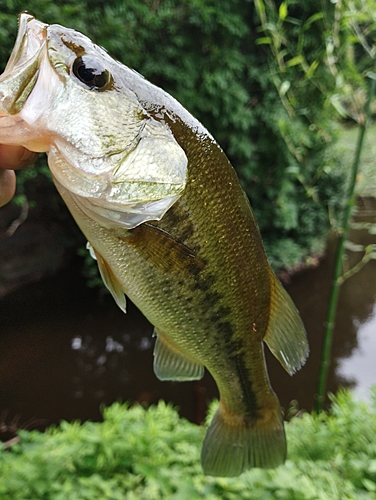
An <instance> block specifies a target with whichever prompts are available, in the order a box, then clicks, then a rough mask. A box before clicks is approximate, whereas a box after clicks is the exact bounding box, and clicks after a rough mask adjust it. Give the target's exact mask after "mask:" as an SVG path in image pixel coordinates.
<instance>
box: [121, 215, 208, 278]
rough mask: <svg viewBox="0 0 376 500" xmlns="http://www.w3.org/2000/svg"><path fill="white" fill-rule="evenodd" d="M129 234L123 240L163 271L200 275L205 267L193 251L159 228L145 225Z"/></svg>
mask: <svg viewBox="0 0 376 500" xmlns="http://www.w3.org/2000/svg"><path fill="white" fill-rule="evenodd" d="M129 233H130V235H129V236H127V237H125V238H122V239H123V240H124V241H125V242H126V243H127V244H128V245H131V246H133V247H135V248H137V251H138V253H140V254H141V255H143V256H144V258H145V260H147V261H148V262H150V263H152V264H153V265H154V266H155V267H156V268H157V269H160V270H161V271H167V272H173V273H184V272H188V273H193V274H198V273H199V272H200V271H201V270H202V269H203V268H204V266H205V263H204V261H203V260H202V259H200V258H199V257H197V255H196V254H195V252H194V251H193V250H192V249H190V248H189V247H187V246H186V245H184V244H183V243H181V242H180V241H178V240H177V239H176V238H174V236H172V235H171V234H169V233H167V232H166V231H164V230H163V229H160V228H159V227H156V226H153V225H152V224H148V223H145V224H141V225H140V226H137V227H135V228H134V229H132V230H131V231H129Z"/></svg>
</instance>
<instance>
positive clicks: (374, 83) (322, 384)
mask: <svg viewBox="0 0 376 500" xmlns="http://www.w3.org/2000/svg"><path fill="white" fill-rule="evenodd" d="M369 76H370V78H371V85H370V89H369V93H368V99H367V103H366V107H365V112H364V118H363V121H362V123H361V124H360V127H359V134H358V139H357V145H356V150H355V156H354V162H353V166H352V170H351V178H350V182H349V185H348V189H347V193H346V197H345V199H346V205H345V209H344V212H343V222H342V227H341V230H340V233H339V238H338V243H337V251H336V258H335V263H334V271H333V279H332V286H331V290H330V296H329V303H328V311H327V316H326V322H325V325H324V326H325V330H324V342H323V348H322V355H321V365H320V371H319V380H318V386H317V394H316V401H315V410H316V412H320V411H322V409H323V406H324V402H325V396H326V385H327V379H328V371H329V366H330V355H331V348H332V342H333V331H334V326H335V316H336V312H337V305H338V296H339V290H340V286H341V282H342V280H341V275H342V263H343V256H344V253H345V242H346V239H347V235H348V232H349V223H350V216H351V210H352V208H353V206H354V205H355V201H356V197H355V185H356V178H357V175H358V169H359V163H360V155H361V152H362V147H363V140H364V135H365V131H366V127H367V122H368V120H369V116H370V103H371V98H372V96H373V95H374V93H375V88H376V74H374V73H372V74H370V75H369Z"/></svg>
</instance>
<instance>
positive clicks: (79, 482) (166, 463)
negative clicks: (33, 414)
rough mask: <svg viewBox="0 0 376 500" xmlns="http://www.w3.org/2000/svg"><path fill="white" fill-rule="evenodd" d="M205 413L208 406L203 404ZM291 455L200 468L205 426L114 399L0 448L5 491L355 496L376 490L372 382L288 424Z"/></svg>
mask: <svg viewBox="0 0 376 500" xmlns="http://www.w3.org/2000/svg"><path fill="white" fill-rule="evenodd" d="M212 413H213V408H212V411H211V414H212ZM286 432H287V439H288V444H289V457H288V460H287V462H286V464H285V465H284V466H282V467H279V468H278V469H276V470H261V469H254V470H251V471H249V472H246V473H244V474H242V475H241V476H240V477H239V478H229V479H225V478H213V477H205V476H203V475H202V472H201V467H200V464H199V454H200V448H201V442H202V439H203V434H204V429H203V427H199V426H197V425H194V424H191V423H189V422H187V421H186V420H184V419H181V418H179V416H178V414H177V412H176V411H175V410H174V409H173V408H171V407H170V406H168V405H166V404H165V403H162V402H161V403H159V404H158V406H156V407H154V406H153V407H150V408H149V409H148V410H145V409H144V408H142V407H140V406H133V407H129V406H128V405H120V404H114V405H112V406H111V407H109V408H107V409H105V410H104V421H103V423H93V422H86V423H84V424H79V423H77V422H75V423H70V424H69V423H67V422H62V423H61V424H60V426H59V427H58V428H50V429H48V430H47V431H46V432H45V433H44V434H43V433H40V432H37V431H31V432H28V431H22V432H20V443H19V444H16V445H14V446H13V447H12V448H11V450H10V451H0V496H1V498H2V499H4V500H8V499H13V500H21V499H22V500H26V499H27V500H29V499H30V500H31V499H38V500H66V499H67V498H69V499H71V500H84V499H87V500H96V499H98V500H104V499H111V500H116V499H119V500H120V499H121V500H123V499H132V500H136V499H137V500H140V499H141V500H142V499H145V500H153V499H161V498H166V499H169V500H170V499H176V500H177V499H179V500H191V499H192V500H193V499H196V498H205V499H208V500H235V499H244V500H275V499H285V500H320V499H322V500H338V499H341V500H344V499H351V500H360V499H365V500H366V499H367V500H371V499H375V498H376V444H375V440H374V436H375V433H376V389H375V390H374V391H373V395H372V400H371V403H370V404H366V403H363V402H357V401H355V400H354V398H353V397H352V396H351V395H350V393H348V392H340V393H339V394H338V396H337V397H335V398H333V404H332V410H331V412H330V414H324V413H322V414H320V415H319V416H315V415H309V414H303V415H302V416H301V417H295V418H293V419H292V420H291V421H290V422H289V423H287V424H286Z"/></svg>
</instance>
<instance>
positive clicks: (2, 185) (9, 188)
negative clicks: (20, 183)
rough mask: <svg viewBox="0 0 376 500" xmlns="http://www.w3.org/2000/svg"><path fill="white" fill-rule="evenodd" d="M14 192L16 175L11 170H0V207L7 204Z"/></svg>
mask: <svg viewBox="0 0 376 500" xmlns="http://www.w3.org/2000/svg"><path fill="white" fill-rule="evenodd" d="M15 191H16V174H15V173H14V171H13V170H0V207H2V206H3V205H5V204H6V203H8V202H9V201H10V200H11V199H12V198H13V196H14V193H15Z"/></svg>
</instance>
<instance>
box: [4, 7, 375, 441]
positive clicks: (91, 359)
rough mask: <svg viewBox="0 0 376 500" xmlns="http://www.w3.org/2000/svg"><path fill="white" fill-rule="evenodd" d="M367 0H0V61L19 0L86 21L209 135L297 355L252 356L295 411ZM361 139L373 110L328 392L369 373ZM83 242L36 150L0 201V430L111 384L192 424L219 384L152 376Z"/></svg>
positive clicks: (358, 107) (361, 59) (76, 414)
mask: <svg viewBox="0 0 376 500" xmlns="http://www.w3.org/2000/svg"><path fill="white" fill-rule="evenodd" d="M373 3H374V2H373V1H372V0H354V1H349V0H343V1H341V2H335V1H333V2H321V0H300V2H298V3H296V2H293V1H284V2H279V1H276V0H265V1H263V0H255V1H247V0H234V1H232V2H228V1H227V0H216V1H215V2H214V1H212V0H183V1H181V0H179V1H178V0H165V1H163V0H161V1H158V0H141V1H136V0H114V1H112V2H101V1H90V0H86V1H77V0H75V1H71V0H70V1H65V2H64V5H57V4H55V3H53V2H52V1H49V0H34V1H33V3H32V10H31V6H29V5H27V4H25V3H24V2H22V1H14V0H7V1H5V0H2V1H0V7H1V8H0V69H1V71H2V70H3V68H4V67H5V64H6V62H7V60H8V58H9V55H10V52H11V50H12V47H13V44H14V40H15V37H16V32H17V15H18V13H19V12H20V11H22V10H25V9H30V11H31V14H33V15H35V16H36V17H37V18H38V19H40V20H41V21H43V22H45V23H49V24H51V23H58V24H62V25H64V26H66V27H70V28H73V29H76V30H79V31H81V32H83V33H85V34H86V35H88V36H89V37H90V38H91V39H92V40H93V41H94V42H95V43H97V44H99V45H101V46H103V47H105V48H106V49H107V50H108V51H109V52H110V54H112V55H113V56H114V57H115V58H117V59H119V60H120V61H122V62H123V63H124V64H126V65H127V66H129V67H132V68H134V69H136V70H137V71H138V72H139V73H141V74H142V75H144V76H145V77H146V78H147V79H148V80H150V81H151V82H153V83H154V84H156V85H158V86H160V87H162V88H163V89H164V90H166V91H167V92H169V93H170V94H172V95H173V96H174V97H176V98H177V99H178V100H179V101H180V102H181V103H182V104H183V105H184V106H185V107H186V108H187V109H188V110H189V111H190V112H191V113H192V114H193V115H194V116H195V117H197V118H198V119H199V120H200V121H201V122H202V123H203V124H204V125H205V126H206V127H207V128H208V130H209V131H210V132H211V133H212V134H213V136H214V137H215V139H216V140H217V141H218V142H219V144H220V145H221V146H222V148H223V149H224V150H225V152H226V154H227V155H228V157H229V158H230V160H231V162H232V164H233V166H234V167H235V169H236V170H237V172H238V175H239V177H240V180H241V182H242V185H243V187H244V189H245V190H246V192H247V194H248V196H249V198H250V200H251V203H252V206H253V209H254V212H255V215H256V218H257V220H258V223H259V226H260V230H261V233H262V235H263V239H264V244H265V248H266V251H267V254H268V258H269V260H270V262H271V264H272V266H273V268H274V270H275V271H276V272H277V273H278V274H279V276H280V278H281V279H282V281H283V283H284V284H285V286H286V288H287V290H288V292H289V293H290V294H291V296H292V298H293V300H294V302H295V304H296V305H297V307H298V309H299V311H300V313H301V315H302V318H303V321H304V323H305V325H306V328H307V332H308V337H309V342H310V348H311V353H310V357H309V360H308V362H307V364H306V365H305V367H304V368H303V369H302V370H301V371H300V372H299V373H298V374H296V375H295V376H294V377H293V378H290V377H289V376H288V375H287V374H285V373H284V371H283V369H282V368H281V367H280V366H279V365H278V363H277V362H276V361H275V360H274V359H272V356H269V355H268V356H267V362H268V366H269V372H270V378H271V382H272V386H273V387H274V389H275V391H276V392H277V394H278V396H279V398H280V400H281V404H282V406H283V407H284V408H285V409H286V410H287V409H288V407H289V406H290V404H291V402H292V401H296V402H297V403H294V404H295V405H296V404H297V405H298V406H299V407H301V408H305V409H307V410H310V409H311V408H312V405H313V400H314V395H315V391H316V385H317V378H318V371H319V363H320V356H321V348H322V335H323V330H324V322H325V315H326V308H327V302H328V296H329V289H330V285H331V278H332V268H333V261H334V253H335V247H336V241H337V234H338V231H339V229H340V216H341V213H342V209H343V205H344V192H345V188H346V183H347V181H348V177H349V172H350V169H351V165H352V162H353V156H354V151H355V144H356V139H357V134H358V126H359V124H361V123H363V121H364V106H365V102H366V96H367V91H368V86H369V78H368V77H367V75H368V73H369V72H372V71H375V56H376V14H375V9H374V6H373ZM323 6H324V7H323ZM323 9H324V10H323ZM371 109H372V112H373V113H374V112H376V106H375V103H374V102H372V105H371ZM375 139H376V127H375V126H374V125H372V124H371V126H370V127H369V128H368V130H367V133H366V140H365V144H364V147H363V151H362V157H361V171H360V174H359V176H358V183H357V197H358V202H357V205H356V207H355V208H354V213H353V218H352V222H351V233H350V237H349V240H350V242H349V243H348V245H347V247H348V250H347V255H346V260H345V268H346V269H345V270H349V269H351V268H352V267H353V266H357V268H358V267H359V270H358V271H357V272H356V273H355V274H354V275H353V276H352V277H351V278H349V279H348V280H346V281H345V283H344V285H343V286H342V288H341V292H340V302H339V308H338V313H337V319H336V329H335V336H334V345H333V350H332V363H331V368H330V373H329V382H328V390H329V391H333V392H335V391H336V390H337V389H338V388H339V387H340V386H347V387H349V386H350V387H352V388H353V389H354V391H356V394H357V395H359V397H365V396H366V394H367V390H368V387H369V386H370V385H371V384H373V383H376V368H375V366H374V363H373V358H374V354H373V353H374V352H375V351H376V262H375V259H374V258H373V257H374V255H375V252H374V248H375V245H376V201H375V198H374V197H375V194H376V174H375V170H376V165H375V153H376V140H375ZM85 244H86V242H85V240H84V238H83V236H82V235H81V234H80V232H79V231H78V229H77V228H76V226H75V223H74V222H73V220H72V218H71V216H70V214H69V212H68V211H67V209H66V208H65V206H64V204H63V202H62V201H61V199H60V198H59V196H58V194H57V192H56V190H55V188H54V186H53V184H52V182H51V179H50V176H49V170H48V167H47V164H46V158H45V157H44V156H42V155H41V157H40V158H39V160H38V162H37V165H36V166H35V167H33V168H30V169H26V170H24V171H21V172H19V174H18V191H17V195H16V197H15V199H14V201H13V202H12V203H10V204H8V205H7V206H5V207H3V208H1V209H0V342H1V346H2V347H1V349H0V437H1V438H3V439H9V436H10V435H12V433H14V431H15V430H16V429H17V428H20V427H27V428H44V427H45V426H47V425H50V424H52V423H55V422H59V421H60V420H61V419H68V420H73V419H80V420H86V419H94V420H99V419H100V418H101V407H103V405H109V404H111V403H112V402H113V401H116V400H120V401H138V402H140V403H142V404H145V405H149V404H152V403H155V402H157V401H158V400H159V399H164V400H166V401H171V402H173V403H174V404H175V405H177V406H178V407H179V409H180V413H181V415H183V416H185V417H187V418H189V419H190V420H191V421H193V422H197V423H199V422H201V421H202V420H203V418H204V416H205V412H206V405H207V402H208V401H210V400H211V399H213V397H216V396H217V393H216V387H215V384H214V382H213V381H212V379H211V377H210V376H209V375H208V374H206V375H205V378H204V379H203V381H200V382H194V383H193V382H192V383H167V382H164V383H162V382H159V381H158V380H157V379H156V377H155V376H154V373H153V370H152V351H153V342H154V340H153V339H152V337H151V334H152V326H151V325H150V324H148V322H147V321H146V320H145V319H144V318H143V317H142V315H141V313H139V312H138V311H137V309H136V308H135V307H134V306H133V305H132V304H129V301H128V304H129V305H128V313H127V315H124V314H123V313H122V312H121V311H120V310H119V309H118V308H117V306H116V304H115V303H114V302H113V300H112V298H111V297H110V295H109V294H108V293H107V292H106V290H105V289H104V288H103V284H102V283H101V280H100V278H99V277H98V273H97V271H96V266H95V263H94V262H93V261H92V260H91V258H90V257H89V255H88V254H87V251H86V249H85ZM365 255H368V257H370V258H367V259H365ZM365 260H369V262H368V263H367V264H366V265H364V266H363V264H365Z"/></svg>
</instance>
